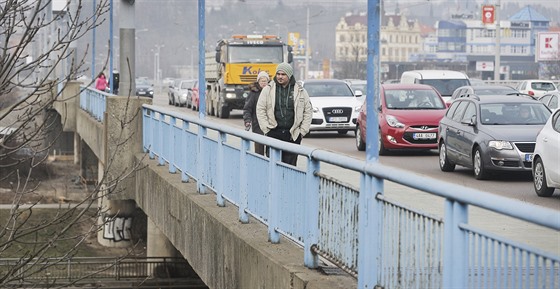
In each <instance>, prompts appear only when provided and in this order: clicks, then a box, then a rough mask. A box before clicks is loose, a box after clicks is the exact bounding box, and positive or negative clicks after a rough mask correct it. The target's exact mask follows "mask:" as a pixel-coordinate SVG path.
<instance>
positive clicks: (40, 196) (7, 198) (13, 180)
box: [0, 159, 145, 256]
mask: <svg viewBox="0 0 560 289" xmlns="http://www.w3.org/2000/svg"><path fill="white" fill-rule="evenodd" d="M14 171H15V170H14V169H12V171H6V170H4V171H2V172H1V173H0V204H12V203H13V202H14V198H15V197H18V198H21V200H20V201H19V203H20V204H33V203H36V202H38V203H39V204H56V203H76V202H78V201H80V200H83V199H84V198H86V197H87V196H88V195H89V194H90V192H91V190H92V189H93V187H92V185H89V187H88V186H87V185H86V184H85V183H84V182H82V181H81V179H80V177H79V165H77V164H74V163H73V161H72V160H68V159H66V160H64V159H63V160H60V159H58V160H52V159H51V160H48V161H46V162H45V163H44V164H41V165H40V166H39V167H37V168H36V169H34V170H32V174H31V177H29V178H28V179H29V181H28V182H27V183H26V184H25V185H26V186H27V188H36V189H34V190H33V191H32V192H30V193H26V194H21V193H20V194H16V193H15V189H17V188H19V191H21V188H22V187H23V185H24V183H25V182H24V179H25V178H23V177H20V178H19V181H18V178H17V177H16V176H15V174H11V173H12V172H14ZM26 173H27V169H26V168H21V169H20V175H26ZM7 176H8V177H7ZM86 229H88V226H84V230H86ZM86 246H87V247H88V248H87V251H90V252H96V254H94V255H96V256H123V255H126V254H129V253H131V252H129V250H133V252H132V253H131V254H133V255H137V256H138V255H140V256H142V255H145V244H139V245H137V246H135V248H133V249H132V248H108V247H104V246H101V245H99V243H98V242H97V237H96V236H95V235H92V236H91V237H90V238H89V240H88V242H87V245H86Z"/></svg>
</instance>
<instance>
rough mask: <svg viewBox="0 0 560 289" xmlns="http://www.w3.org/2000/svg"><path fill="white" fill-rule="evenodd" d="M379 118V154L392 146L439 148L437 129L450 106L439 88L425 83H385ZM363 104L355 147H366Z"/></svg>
mask: <svg viewBox="0 0 560 289" xmlns="http://www.w3.org/2000/svg"><path fill="white" fill-rule="evenodd" d="M380 89H381V93H380V95H381V101H380V106H379V107H378V108H377V113H378V121H379V138H380V139H379V140H378V141H379V154H380V155H383V154H385V153H387V151H388V150H390V149H424V150H429V149H436V148H437V130H438V124H439V121H440V119H441V118H442V117H443V115H444V114H445V111H446V109H447V107H446V106H445V103H444V101H443V98H442V97H441V95H440V94H439V92H438V91H437V90H436V89H435V88H433V87H432V86H429V85H424V84H382V85H380ZM368 111H369V112H371V109H368V108H367V107H366V103H364V105H363V106H362V108H361V110H360V114H359V116H358V120H357V122H356V148H357V149H358V150H361V151H363V150H365V147H366V128H367V126H366V117H367V112H368Z"/></svg>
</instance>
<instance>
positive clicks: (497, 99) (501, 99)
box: [456, 95, 542, 104]
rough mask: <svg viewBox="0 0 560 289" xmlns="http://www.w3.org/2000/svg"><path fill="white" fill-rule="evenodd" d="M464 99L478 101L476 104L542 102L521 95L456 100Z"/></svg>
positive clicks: (486, 96)
mask: <svg viewBox="0 0 560 289" xmlns="http://www.w3.org/2000/svg"><path fill="white" fill-rule="evenodd" d="M462 99H474V100H476V102H478V103H481V104H483V103H520V102H522V103H541V104H542V102H540V101H537V100H535V99H532V98H528V97H525V96H519V95H485V96H484V97H481V98H478V97H462V98H458V99H456V100H462Z"/></svg>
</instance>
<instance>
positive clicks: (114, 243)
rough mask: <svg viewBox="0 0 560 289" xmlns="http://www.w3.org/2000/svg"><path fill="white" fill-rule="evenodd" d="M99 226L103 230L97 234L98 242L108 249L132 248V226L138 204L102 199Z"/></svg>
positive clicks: (100, 200) (100, 201)
mask: <svg viewBox="0 0 560 289" xmlns="http://www.w3.org/2000/svg"><path fill="white" fill-rule="evenodd" d="M98 204H99V205H100V206H101V214H100V216H99V224H100V225H102V226H103V227H102V228H103V229H102V230H100V231H99V233H97V241H98V242H99V244H101V245H103V246H106V247H113V248H125V247H130V246H132V244H133V243H132V237H131V232H130V231H131V226H132V219H133V218H134V212H135V210H136V202H134V201H133V200H107V199H106V197H100V198H99V201H98Z"/></svg>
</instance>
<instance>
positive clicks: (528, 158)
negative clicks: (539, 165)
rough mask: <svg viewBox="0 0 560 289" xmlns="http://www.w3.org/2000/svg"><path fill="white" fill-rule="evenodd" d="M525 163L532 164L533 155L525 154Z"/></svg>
mask: <svg viewBox="0 0 560 289" xmlns="http://www.w3.org/2000/svg"><path fill="white" fill-rule="evenodd" d="M525 161H526V162H532V161H533V154H525Z"/></svg>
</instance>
